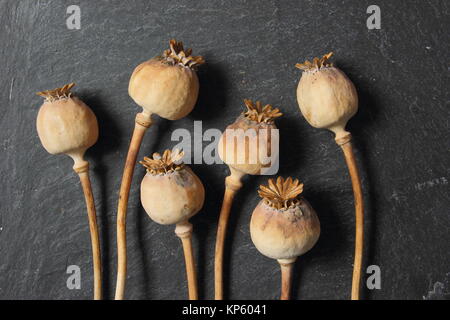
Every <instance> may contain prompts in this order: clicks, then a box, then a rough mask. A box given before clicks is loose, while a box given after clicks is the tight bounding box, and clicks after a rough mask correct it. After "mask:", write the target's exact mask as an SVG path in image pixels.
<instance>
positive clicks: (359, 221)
mask: <svg viewBox="0 0 450 320" xmlns="http://www.w3.org/2000/svg"><path fill="white" fill-rule="evenodd" d="M350 140H351V135H350V133H348V134H347V135H345V136H343V137H340V138H336V142H337V144H338V145H339V146H340V147H341V148H342V151H343V152H344V157H345V161H346V163H347V167H348V170H349V173H350V178H351V180H352V187H353V195H354V198H355V218H356V219H355V225H356V230H355V260H354V263H353V278H352V296H351V299H352V300H359V292H360V282H361V267H362V256H363V248H364V204H363V196H362V188H361V179H360V177H359V173H358V167H357V166H356V160H355V155H354V153H353V146H352V143H351V142H350Z"/></svg>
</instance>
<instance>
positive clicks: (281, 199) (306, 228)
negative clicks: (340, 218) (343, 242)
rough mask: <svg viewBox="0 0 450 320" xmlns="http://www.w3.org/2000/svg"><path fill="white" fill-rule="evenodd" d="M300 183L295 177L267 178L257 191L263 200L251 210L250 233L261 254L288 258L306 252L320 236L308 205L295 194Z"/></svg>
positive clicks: (315, 216)
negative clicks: (264, 184) (266, 184)
mask: <svg viewBox="0 0 450 320" xmlns="http://www.w3.org/2000/svg"><path fill="white" fill-rule="evenodd" d="M302 192H303V184H300V183H299V181H298V180H297V179H295V180H292V178H290V177H289V178H287V179H286V180H285V179H283V178H282V177H278V179H277V180H276V182H275V181H274V180H273V179H269V185H268V186H260V190H259V191H258V193H259V195H260V196H261V197H262V198H263V200H262V201H261V202H260V203H259V204H258V205H257V207H256V208H255V210H254V211H253V214H252V218H251V222H250V234H251V238H252V241H253V243H254V244H255V246H256V248H257V249H258V251H259V252H261V253H262V254H263V255H265V256H267V257H269V258H272V259H277V260H280V259H281V260H290V259H295V258H297V257H298V256H300V255H302V254H304V253H305V252H307V251H309V250H310V249H311V248H312V247H313V246H314V245H315V243H316V242H317V240H318V239H319V235H320V223H319V219H318V218H317V214H316V212H315V211H314V209H313V208H312V207H311V205H310V204H309V203H308V201H306V200H305V199H303V198H300V199H299V198H298V195H299V194H301V193H302Z"/></svg>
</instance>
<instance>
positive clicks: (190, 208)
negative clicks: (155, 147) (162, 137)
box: [141, 150, 205, 225]
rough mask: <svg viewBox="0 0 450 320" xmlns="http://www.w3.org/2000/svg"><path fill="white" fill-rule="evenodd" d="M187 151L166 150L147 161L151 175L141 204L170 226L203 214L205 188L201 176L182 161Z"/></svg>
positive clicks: (142, 162)
mask: <svg viewBox="0 0 450 320" xmlns="http://www.w3.org/2000/svg"><path fill="white" fill-rule="evenodd" d="M183 155H184V154H183V152H179V151H178V150H176V151H175V152H171V151H170V150H166V151H165V152H164V153H163V155H162V156H161V155H160V154H158V153H154V154H153V158H147V157H145V158H144V161H141V164H142V165H144V166H145V167H146V168H147V174H146V175H145V176H144V179H143V180H142V183H141V202H142V206H143V207H144V209H145V211H146V212H147V214H148V215H149V217H150V218H151V219H152V220H153V221H155V222H156V223H159V224H163V225H169V224H177V223H182V222H185V221H187V220H188V219H189V218H191V217H192V216H193V215H195V214H196V213H197V212H199V211H200V209H201V208H202V207H203V203H204V201H205V188H204V187H203V184H202V182H201V181H200V179H199V178H198V177H197V175H196V174H195V173H194V172H193V171H192V170H191V168H189V167H188V166H186V165H184V164H183V163H179V161H180V160H181V159H182V157H183Z"/></svg>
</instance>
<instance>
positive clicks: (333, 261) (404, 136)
mask: <svg viewBox="0 0 450 320" xmlns="http://www.w3.org/2000/svg"><path fill="white" fill-rule="evenodd" d="M70 4H78V5H80V7H81V10H82V12H81V14H82V15H81V17H82V20H81V30H68V29H67V28H66V24H65V20H66V18H67V15H66V8H67V6H69V5H70ZM371 4H377V5H379V6H380V8H381V19H382V20H381V22H382V25H381V29H380V30H368V29H367V27H366V19H367V17H368V14H366V9H367V7H368V6H369V5H371ZM448 14H449V5H448V2H446V1H432V0H430V1H381V0H378V1H375V2H373V1H320V2H319V1H284V2H278V1H242V2H241V1H239V2H238V1H174V2H171V3H170V4H169V3H167V1H159V0H158V1H43V0H41V1H13V0H2V1H0V26H1V27H0V59H1V62H2V63H1V72H0V89H1V92H2V94H1V95H0V105H1V113H0V150H1V157H0V161H1V162H0V181H1V182H2V187H1V193H0V214H1V216H0V225H1V227H0V230H1V231H0V298H2V299H16V298H19V299H32V298H33V299H34V298H36V299H89V298H91V296H92V271H91V249H90V242H89V234H88V228H87V227H88V226H87V218H86V212H85V204H84V201H83V197H82V193H81V189H80V184H79V181H78V178H77V177H76V175H75V174H74V173H73V171H72V169H71V168H72V163H71V160H70V159H69V158H68V157H65V156H51V155H49V154H47V153H46V152H45V150H44V149H43V148H42V146H41V144H40V142H39V140H38V137H37V133H36V129H35V124H34V123H35V119H36V115H37V111H38V108H39V106H40V104H41V99H40V98H39V97H37V96H36V95H35V94H34V93H35V92H36V91H40V90H45V89H50V88H54V87H57V86H61V85H63V84H65V83H68V82H71V81H74V82H76V83H77V84H78V85H77V87H76V90H75V91H76V93H77V94H78V95H79V96H80V97H81V98H82V99H83V100H85V101H86V103H87V104H89V105H90V106H91V108H92V109H93V110H94V112H95V113H96V115H97V117H98V119H99V122H100V130H101V137H100V140H99V142H98V143H97V145H95V147H93V148H92V149H91V150H89V152H88V155H87V157H88V159H89V160H90V162H91V165H92V168H93V170H92V181H93V188H94V194H95V199H96V203H97V209H98V215H99V223H100V226H101V238H102V247H103V260H104V264H105V265H104V268H105V275H104V278H105V279H104V280H105V286H106V290H107V297H109V298H111V297H113V291H114V288H115V278H116V275H115V271H116V253H115V252H116V250H115V245H116V240H115V218H116V205H117V194H118V189H119V184H120V178H121V174H122V168H123V164H124V157H125V154H126V151H127V148H128V143H129V139H130V135H131V132H132V127H133V121H134V116H135V114H136V113H137V112H138V111H139V109H140V108H139V107H138V106H136V105H135V104H134V103H133V101H132V100H131V99H130V98H129V96H128V94H127V86H128V80H129V77H130V74H131V72H132V70H133V68H134V67H135V66H136V65H137V64H138V63H140V62H142V61H144V60H146V59H148V58H150V57H152V56H154V55H156V54H159V53H161V52H162V50H163V49H165V48H166V47H167V41H168V39H170V38H172V37H175V38H177V39H180V40H183V41H184V42H185V43H186V44H187V45H189V46H192V47H193V48H194V53H196V54H201V55H204V56H205V58H206V60H207V62H208V63H207V65H205V66H204V67H202V68H201V70H200V71H199V77H200V81H201V93H200V98H199V102H198V105H197V107H196V109H195V111H194V112H193V113H192V114H191V115H189V116H188V117H187V118H185V119H183V120H180V121H176V122H169V121H166V120H162V119H159V118H158V119H156V122H155V125H154V126H153V127H152V128H151V129H150V130H149V131H148V133H147V135H146V137H145V141H144V143H143V146H142V150H141V153H140V155H139V157H143V156H144V155H148V154H150V153H152V152H154V151H160V150H163V149H164V148H170V147H171V146H173V145H174V144H175V142H172V141H171V140H170V137H171V133H172V132H173V131H174V130H175V129H177V128H186V129H188V130H193V121H194V120H201V121H203V128H204V130H206V129H208V128H218V129H221V130H223V129H224V128H225V127H226V125H227V124H229V123H231V122H232V121H233V120H234V119H235V118H236V117H237V116H238V114H239V113H240V111H241V110H242V108H243V104H242V99H243V98H251V99H261V100H262V101H263V102H266V103H271V104H273V105H275V106H278V107H280V108H281V109H282V110H283V111H284V113H285V116H284V117H283V118H282V119H280V120H279V121H278V126H279V128H280V130H281V169H280V174H282V175H292V176H295V177H298V178H300V179H302V180H303V181H304V183H305V197H306V198H307V199H309V201H310V202H311V203H312V205H313V206H314V207H315V208H316V210H317V211H318V214H319V217H320V220H321V223H322V236H321V238H320V240H319V242H318V244H317V245H316V247H315V248H314V249H313V250H312V251H310V252H309V253H307V254H306V255H305V256H303V257H302V258H301V259H300V260H299V261H298V263H297V265H296V269H295V272H296V277H295V285H294V291H295V294H294V298H298V299H347V298H348V297H349V293H350V283H351V270H352V261H353V229H354V226H353V224H354V219H353V215H354V213H353V194H352V190H351V185H350V181H349V177H348V174H347V171H346V166H345V162H344V159H343V157H342V155H341V152H340V150H339V149H338V147H337V146H336V145H335V143H334V142H333V139H332V135H331V134H330V133H329V132H326V131H321V130H317V129H313V128H311V127H310V126H309V125H308V124H307V123H306V122H305V121H304V119H303V118H302V116H301V115H300V113H299V111H298V107H297V103H296V98H295V89H296V84H297V81H298V79H299V76H300V72H299V71H298V70H297V69H295V68H294V64H295V63H296V62H301V61H303V60H304V59H306V58H308V59H310V58H312V57H313V56H315V55H321V54H323V53H325V52H328V51H330V50H334V51H335V53H336V58H335V62H336V64H337V65H338V66H339V67H341V68H342V69H343V70H344V71H345V72H346V73H347V74H348V75H349V77H350V78H351V79H352V80H353V81H354V83H355V85H356V87H357V89H358V93H359V96H360V111H359V113H358V114H357V115H356V116H355V117H354V119H353V120H352V121H351V123H350V126H349V128H350V130H351V131H352V133H353V135H354V138H355V144H356V156H357V159H358V164H359V167H360V169H361V173H362V178H363V185H364V195H365V204H366V208H367V221H366V259H365V264H364V265H365V266H368V265H371V264H376V265H379V266H380V268H381V272H382V288H381V290H374V291H369V290H367V289H366V290H364V291H363V297H365V298H371V299H422V298H423V297H427V298H439V297H442V296H444V295H445V294H448V292H449V291H450V288H449V286H448V283H449V277H450V275H449V272H450V269H449V249H450V248H449V243H450V235H449V227H450V222H449V208H450V198H449V180H450V174H449V159H450V157H449V139H450V134H449V119H450V117H449V116H450V112H449V104H448V101H449V96H448V81H449V77H448V72H449V69H448V52H449V49H450V48H449V42H448V31H449V27H450V23H449V21H450V19H449V16H448ZM193 169H194V171H195V172H196V173H197V174H198V175H199V176H200V178H201V179H202V180H203V182H204V184H205V185H206V187H207V202H206V205H205V207H204V209H203V211H202V212H201V214H199V215H198V216H197V217H195V218H194V219H193V220H192V221H193V223H194V227H195V239H194V244H195V253H196V257H197V260H198V271H199V280H200V295H201V298H209V299H211V298H212V297H213V254H214V243H215V230H216V222H217V218H218V212H219V209H220V203H221V198H222V193H223V190H224V186H223V181H224V178H225V176H226V175H227V173H228V169H227V168H226V166H224V165H213V166H208V165H196V166H194V167H193ZM143 174H144V169H143V168H142V167H140V166H139V167H137V170H136V172H135V179H134V182H133V187H132V191H131V195H132V196H131V198H130V205H129V217H128V235H129V236H128V239H129V244H128V248H129V277H128V283H127V291H126V297H127V298H129V299H183V298H185V297H186V294H187V293H186V284H185V274H184V265H183V257H182V250H181V246H180V243H179V240H178V239H177V238H176V237H175V235H174V233H173V228H172V227H163V226H159V225H156V224H155V223H153V222H151V221H150V219H149V218H148V217H147V216H146V214H145V212H144V211H143V209H142V208H141V206H140V202H139V196H138V184H139V182H140V180H141V178H142V176H143ZM266 180H267V177H249V178H247V179H246V183H245V187H244V188H243V190H242V191H241V192H240V194H239V195H238V197H237V199H236V202H235V206H234V208H233V213H232V218H231V222H230V229H229V239H230V241H228V243H227V253H226V260H227V262H229V264H228V265H229V267H227V269H226V279H227V283H229V284H230V285H229V286H228V287H227V290H226V293H227V296H228V297H229V298H232V299H275V298H277V297H278V295H279V268H278V265H277V263H276V262H275V261H272V260H270V259H268V258H265V257H263V256H262V255H261V254H259V253H258V252H257V251H256V249H255V247H254V246H253V244H252V243H251V240H250V236H249V219H250V215H251V211H252V209H253V208H254V206H255V205H256V203H257V201H258V198H257V195H256V190H257V186H258V185H259V184H260V183H263V182H265V181H266ZM73 264H74V265H79V266H80V267H81V270H82V288H81V290H72V291H71V290H68V289H67V288H66V279H67V276H68V275H67V274H66V267H67V266H68V265H73ZM365 278H366V276H365V277H364V279H365ZM364 281H365V280H364Z"/></svg>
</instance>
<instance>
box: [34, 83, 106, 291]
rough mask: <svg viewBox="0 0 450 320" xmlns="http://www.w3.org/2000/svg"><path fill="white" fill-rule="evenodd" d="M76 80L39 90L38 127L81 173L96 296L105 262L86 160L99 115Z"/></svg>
mask: <svg viewBox="0 0 450 320" xmlns="http://www.w3.org/2000/svg"><path fill="white" fill-rule="evenodd" d="M74 86H75V84H74V83H70V84H67V85H65V86H64V87H62V88H58V89H54V90H47V91H42V92H38V93H37V94H38V95H39V96H41V97H44V98H45V101H44V104H43V105H42V106H41V108H40V109H39V112H38V116H37V120H36V127H37V132H38V135H39V139H40V140H41V143H42V145H43V146H44V148H45V150H47V151H48V152H49V153H51V154H66V155H68V156H70V157H71V158H72V159H73V161H74V165H73V169H74V170H75V172H76V173H77V174H78V176H79V178H80V182H81V186H82V188H83V193H84V196H85V200H86V207H87V212H88V219H89V229H90V233H91V244H92V256H93V267H94V299H95V300H100V299H101V298H102V274H101V273H102V264H101V255H100V239H99V233H98V227H97V217H96V210H95V203H94V197H93V194H92V187H91V181H90V179H89V163H88V162H87V161H86V160H84V154H85V152H86V150H87V149H88V148H90V147H91V146H92V145H94V144H95V143H96V142H97V139H98V124H97V118H96V117H95V114H94V113H93V112H92V110H91V109H90V108H89V107H88V106H87V105H86V104H85V103H84V102H83V101H81V100H80V99H79V98H77V97H74V96H73V95H72V93H71V92H70V90H71V89H72V88H73V87H74Z"/></svg>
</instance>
